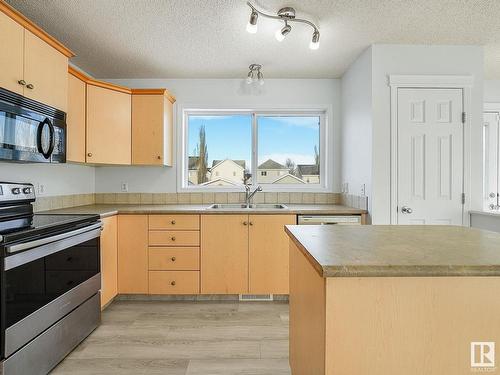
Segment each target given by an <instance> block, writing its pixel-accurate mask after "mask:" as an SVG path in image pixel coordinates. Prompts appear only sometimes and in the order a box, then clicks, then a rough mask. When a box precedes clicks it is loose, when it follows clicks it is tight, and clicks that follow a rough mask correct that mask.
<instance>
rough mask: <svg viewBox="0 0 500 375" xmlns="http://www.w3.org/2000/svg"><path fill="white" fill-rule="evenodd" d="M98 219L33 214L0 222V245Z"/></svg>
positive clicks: (64, 229) (97, 217) (40, 236)
mask: <svg viewBox="0 0 500 375" xmlns="http://www.w3.org/2000/svg"><path fill="white" fill-rule="evenodd" d="M98 220H99V215H58V214H35V215H33V216H30V217H24V218H22V219H17V221H16V222H14V221H10V222H0V245H5V244H7V243H14V242H20V241H23V242H24V241H27V240H32V239H36V238H42V237H47V236H50V235H54V234H56V233H62V232H68V231H71V230H74V229H78V228H81V227H84V226H87V225H89V224H91V223H93V222H97V221H98Z"/></svg>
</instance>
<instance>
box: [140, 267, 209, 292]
mask: <svg viewBox="0 0 500 375" xmlns="http://www.w3.org/2000/svg"><path fill="white" fill-rule="evenodd" d="M198 293H200V272H199V271H149V294H198Z"/></svg>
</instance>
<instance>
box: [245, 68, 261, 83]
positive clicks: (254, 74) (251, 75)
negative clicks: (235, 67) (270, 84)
mask: <svg viewBox="0 0 500 375" xmlns="http://www.w3.org/2000/svg"><path fill="white" fill-rule="evenodd" d="M248 69H249V71H248V74H247V83H248V84H251V83H253V82H258V83H259V85H261V86H262V85H263V84H264V74H262V72H261V69H262V65H260V64H251V65H250V66H249V67H248Z"/></svg>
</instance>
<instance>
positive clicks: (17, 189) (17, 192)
mask: <svg viewBox="0 0 500 375" xmlns="http://www.w3.org/2000/svg"><path fill="white" fill-rule="evenodd" d="M12 194H15V195H17V194H21V189H19V188H12Z"/></svg>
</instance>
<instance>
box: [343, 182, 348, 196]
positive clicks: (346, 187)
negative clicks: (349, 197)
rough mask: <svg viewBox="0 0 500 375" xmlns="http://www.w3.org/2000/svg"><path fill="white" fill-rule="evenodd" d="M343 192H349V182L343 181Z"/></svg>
mask: <svg viewBox="0 0 500 375" xmlns="http://www.w3.org/2000/svg"><path fill="white" fill-rule="evenodd" d="M343 193H344V194H348V193H349V183H348V182H344V189H343Z"/></svg>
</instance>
